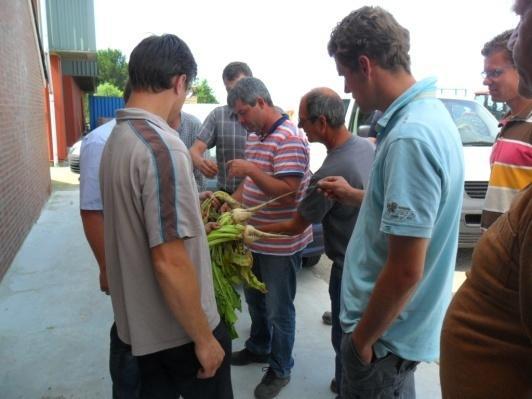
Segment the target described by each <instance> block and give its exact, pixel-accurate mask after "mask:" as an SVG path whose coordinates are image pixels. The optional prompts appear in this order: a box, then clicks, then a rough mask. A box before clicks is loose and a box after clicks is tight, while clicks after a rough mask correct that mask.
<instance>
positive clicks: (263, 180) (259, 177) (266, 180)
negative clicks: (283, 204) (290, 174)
mask: <svg viewBox="0 0 532 399" xmlns="http://www.w3.org/2000/svg"><path fill="white" fill-rule="evenodd" d="M248 176H249V178H251V179H253V181H254V182H255V184H256V185H257V186H258V187H259V188H260V189H261V190H262V192H264V193H265V194H266V195H269V196H271V197H278V196H280V195H283V194H286V193H289V192H290V191H295V190H297V188H298V187H299V185H297V187H294V186H293V185H290V184H289V183H288V182H287V181H286V180H285V179H279V178H276V177H273V176H270V175H269V174H267V173H264V172H263V171H262V170H260V169H259V168H254V169H253V170H252V171H250V173H249V174H248ZM298 180H299V181H300V179H299V178H298ZM285 201H288V200H285Z"/></svg>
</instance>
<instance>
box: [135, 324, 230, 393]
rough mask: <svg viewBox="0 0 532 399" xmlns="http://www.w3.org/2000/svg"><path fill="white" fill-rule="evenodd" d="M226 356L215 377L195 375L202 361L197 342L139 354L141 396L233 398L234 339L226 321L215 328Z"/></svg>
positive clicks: (216, 335) (215, 335)
mask: <svg viewBox="0 0 532 399" xmlns="http://www.w3.org/2000/svg"><path fill="white" fill-rule="evenodd" d="M213 335H214V337H215V338H216V339H217V340H218V342H220V345H221V346H222V348H223V350H224V352H225V357H224V360H223V362H222V364H221V365H220V367H219V368H218V370H217V371H216V374H215V375H214V377H212V378H207V379H199V378H197V377H196V375H197V373H198V370H199V369H200V367H201V364H200V362H199V360H198V358H197V357H196V352H195V349H194V343H193V342H191V343H188V344H185V345H181V346H178V347H175V348H170V349H165V350H162V351H159V352H155V353H150V354H148V355H144V356H138V359H139V367H140V375H141V381H142V384H141V398H142V399H177V398H179V397H180V395H181V396H182V397H183V398H184V399H191V398H192V399H207V398H208V399H232V398H233V387H232V385H231V364H230V362H231V339H230V338H229V334H228V332H227V328H226V326H225V324H224V323H223V322H220V324H219V325H218V327H216V328H215V329H214V331H213Z"/></svg>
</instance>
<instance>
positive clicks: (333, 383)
mask: <svg viewBox="0 0 532 399" xmlns="http://www.w3.org/2000/svg"><path fill="white" fill-rule="evenodd" d="M329 388H331V392H333V393H335V394H338V385H337V384H336V378H333V379H332V380H331V385H330V387H329Z"/></svg>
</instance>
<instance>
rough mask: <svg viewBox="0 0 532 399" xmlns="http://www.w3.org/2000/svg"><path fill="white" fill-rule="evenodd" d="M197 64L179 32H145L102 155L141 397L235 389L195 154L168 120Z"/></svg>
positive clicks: (220, 396) (215, 394) (114, 255)
mask: <svg viewBox="0 0 532 399" xmlns="http://www.w3.org/2000/svg"><path fill="white" fill-rule="evenodd" d="M196 71H197V67H196V62H195V60H194V57H193V56H192V53H191V52H190V50H189V48H188V46H187V45H186V43H185V42H183V41H182V40H181V39H179V38H178V37H177V36H175V35H163V36H151V37H148V38H146V39H144V40H143V41H142V42H140V44H139V45H137V47H135V49H134V50H133V52H132V53H131V56H130V59H129V80H130V83H131V87H132V93H131V96H130V99H129V102H128V104H127V108H125V109H122V110H119V111H117V116H116V120H117V124H116V126H115V128H114V129H113V132H112V133H111V135H110V137H109V139H108V140H107V144H106V146H105V149H104V152H103V155H102V160H101V165H100V186H101V191H102V199H103V211H104V215H105V218H104V236H105V260H106V267H107V277H108V280H109V290H110V294H111V300H112V303H113V311H114V317H115V321H116V327H117V332H118V337H119V339H120V340H121V341H123V342H124V343H125V344H127V345H130V346H131V351H132V353H133V355H134V356H137V359H138V364H139V369H140V378H141V399H152V398H160V399H166V398H168V399H175V398H177V397H179V396H180V395H182V396H183V397H185V398H216V399H232V398H233V392H232V387H231V375H230V366H229V356H228V355H229V353H230V351H231V341H230V338H229V336H228V334H227V331H226V329H225V327H224V325H223V323H221V322H220V316H219V315H218V311H217V308H216V301H215V298H214V291H213V280H212V269H211V262H210V255H209V249H208V245H207V236H206V234H205V230H204V228H203V223H202V220H201V215H200V209H199V200H198V194H197V189H196V183H195V182H194V178H193V175H192V162H191V160H190V156H189V153H188V150H187V148H186V147H185V145H184V144H183V142H182V141H181V140H179V138H178V137H177V135H176V134H175V130H173V129H172V128H171V127H170V126H169V125H168V123H167V121H170V120H175V118H176V116H177V118H179V117H178V115H179V113H180V112H181V107H182V105H183V103H184V101H185V97H186V93H187V91H188V89H189V86H190V83H191V82H192V81H193V80H194V78H195V76H196Z"/></svg>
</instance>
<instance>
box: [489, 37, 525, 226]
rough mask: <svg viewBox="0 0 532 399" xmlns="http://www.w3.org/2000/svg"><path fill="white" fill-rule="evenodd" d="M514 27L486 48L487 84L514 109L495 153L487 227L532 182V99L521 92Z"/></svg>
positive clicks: (495, 98)
mask: <svg viewBox="0 0 532 399" xmlns="http://www.w3.org/2000/svg"><path fill="white" fill-rule="evenodd" d="M511 35H512V30H508V31H506V32H503V33H501V34H499V35H497V36H496V37H494V38H493V39H492V40H490V41H489V42H488V43H486V44H485V45H484V48H483V49H482V55H483V56H484V72H483V73H482V75H483V77H484V84H485V85H486V86H488V89H489V93H490V95H491V97H492V99H493V101H500V102H505V103H506V104H508V106H509V107H510V111H509V112H508V114H507V115H505V116H504V118H503V119H502V120H501V122H500V126H501V131H500V133H499V135H498V136H497V140H496V141H495V144H494V145H493V149H492V153H491V159H490V164H491V175H490V180H489V184H488V191H487V193H486V201H485V202H484V210H483V212H482V219H481V226H482V229H483V230H486V229H487V228H488V227H489V226H491V224H493V222H495V220H497V218H498V217H499V216H500V215H502V214H503V213H504V212H506V211H507V210H508V209H509V208H510V204H511V202H512V200H513V198H514V196H515V195H516V194H517V193H518V192H519V191H520V190H521V189H523V188H524V187H526V186H527V185H528V184H529V183H530V182H532V100H530V99H527V98H525V97H523V96H522V95H520V94H519V90H518V87H519V80H520V78H519V73H518V71H517V68H516V67H515V64H514V60H513V58H512V52H511V50H509V49H508V40H509V39H510V37H511Z"/></svg>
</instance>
